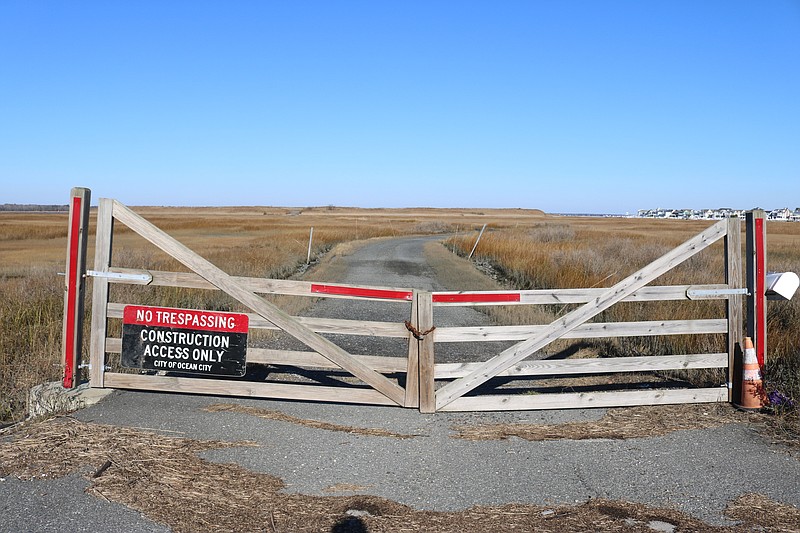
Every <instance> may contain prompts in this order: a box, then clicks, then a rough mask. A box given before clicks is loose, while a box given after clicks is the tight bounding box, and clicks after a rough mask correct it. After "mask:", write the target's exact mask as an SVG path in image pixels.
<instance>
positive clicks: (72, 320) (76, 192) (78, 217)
mask: <svg viewBox="0 0 800 533" xmlns="http://www.w3.org/2000/svg"><path fill="white" fill-rule="evenodd" d="M91 196H92V193H91V191H90V190H89V189H86V188H84V187H73V189H72V191H70V203H69V229H68V230H67V267H66V270H65V276H64V323H63V328H62V335H61V339H62V356H63V357H64V375H63V378H62V382H61V384H62V386H63V387H64V388H65V389H74V388H75V387H77V386H78V384H79V382H80V363H81V346H82V344H83V296H84V292H85V290H84V289H85V286H86V284H85V279H86V276H85V274H86V240H87V237H88V234H89V231H88V229H89V206H90V204H91Z"/></svg>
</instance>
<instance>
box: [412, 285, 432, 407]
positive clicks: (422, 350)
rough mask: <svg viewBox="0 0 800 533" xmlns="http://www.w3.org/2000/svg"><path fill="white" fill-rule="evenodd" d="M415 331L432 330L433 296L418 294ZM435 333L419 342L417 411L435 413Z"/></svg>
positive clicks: (427, 335)
mask: <svg viewBox="0 0 800 533" xmlns="http://www.w3.org/2000/svg"><path fill="white" fill-rule="evenodd" d="M417 306H418V307H417V321H418V322H417V323H418V326H417V329H418V330H419V331H430V330H431V329H432V328H433V296H432V295H431V293H429V292H420V293H419V297H418V298H417ZM435 334H436V332H435V331H430V333H428V334H426V335H423V337H422V340H420V341H419V411H420V412H421V413H435V412H436V387H435V385H434V370H435V369H434V359H433V336H434V335H435Z"/></svg>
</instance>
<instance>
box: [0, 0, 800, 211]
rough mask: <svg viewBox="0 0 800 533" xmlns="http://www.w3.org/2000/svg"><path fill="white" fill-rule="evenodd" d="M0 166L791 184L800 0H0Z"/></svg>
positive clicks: (593, 189)
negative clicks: (73, 0)
mask: <svg viewBox="0 0 800 533" xmlns="http://www.w3.org/2000/svg"><path fill="white" fill-rule="evenodd" d="M0 182H1V183H2V185H3V194H2V195H0V203H5V202H9V203H65V202H66V199H67V196H68V194H69V189H70V187H72V186H86V187H90V188H91V189H92V193H93V196H94V197H95V198H96V197H113V198H117V199H119V200H120V201H122V202H124V203H127V204H130V205H281V206H311V205H330V204H333V205H347V206H361V207H406V206H433V207H522V208H540V209H544V210H545V211H548V212H574V213H578V212H592V213H600V212H607V213H624V212H627V211H630V212H633V211H635V210H636V209H639V208H652V207H682V208H683V207H689V208H700V207H722V206H725V207H741V208H749V207H754V206H759V207H763V208H775V207H783V206H789V207H791V208H794V207H800V0H763V1H753V0H746V1H743V0H691V1H689V0H687V1H682V0H668V1H667V0H661V1H659V0H651V1H639V0H632V1H622V0H619V1H616V0H605V1H581V0H549V1H534V0H530V1H521V2H516V1H501V2H489V1H485V2H470V1H459V2H455V1H435V0H431V1H424V2H422V1H421V2H416V1H403V2H400V1H396V2H389V1H372V2H355V1H339V2H334V1H301V2H268V1H251V2H245V1H226V2H222V1H219V2H202V1H163V0H162V1H153V2H150V1H135V2H133V1H130V2H122V1H108V0H106V1H102V2H92V1H88V0H87V1H80V2H67V1H59V2H54V1H37V2H31V1H27V0H26V1H15V0H3V1H2V2H0Z"/></svg>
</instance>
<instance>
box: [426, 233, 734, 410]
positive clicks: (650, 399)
mask: <svg viewBox="0 0 800 533" xmlns="http://www.w3.org/2000/svg"><path fill="white" fill-rule="evenodd" d="M723 238H724V239H725V281H726V283H724V284H716V285H695V286H691V285H681V286H660V287H648V286H647V285H648V283H650V282H651V281H653V280H655V279H656V278H658V277H659V276H661V275H662V274H664V273H666V272H667V271H669V270H671V269H673V268H675V267H676V266H678V265H679V264H681V263H683V262H684V261H686V260H687V259H689V258H690V257H692V256H694V255H695V254H697V253H699V252H700V251H702V250H704V249H705V248H707V247H709V246H710V245H711V244H713V243H714V242H716V241H718V240H719V239H723ZM741 264H742V259H741V224H740V222H739V219H738V218H730V219H726V220H721V221H719V222H717V223H715V224H714V225H713V226H711V227H710V228H708V229H706V230H705V231H703V232H702V233H700V234H698V235H697V236H695V237H694V238H692V239H690V240H688V241H686V242H685V243H684V244H682V245H680V246H678V247H677V248H675V249H673V250H672V251H670V252H668V253H667V254H665V255H664V256H662V257H660V258H659V259H656V260H655V261H653V262H652V263H650V264H649V265H647V266H645V267H644V268H642V269H641V270H639V271H637V272H635V273H633V274H631V275H630V276H628V277H627V278H625V279H624V280H622V281H620V282H619V283H617V284H616V285H614V286H613V287H609V288H603V289H569V290H563V289H562V290H528V291H507V292H460V293H453V292H439V293H433V294H431V295H430V296H427V295H425V296H424V297H421V299H420V302H428V305H431V306H432V307H436V306H458V305H468V306H475V305H537V304H538V305H545V304H583V305H582V306H580V307H578V308H577V309H575V310H573V311H572V312H570V313H568V314H566V315H564V316H562V317H560V318H558V319H557V320H555V321H553V322H552V323H551V324H549V325H543V326H489V327H463V328H455V327H451V328H447V327H440V328H437V329H436V330H435V331H434V332H433V334H432V335H431V336H430V337H431V338H427V337H426V339H425V341H424V343H425V344H426V346H425V348H424V349H423V350H421V354H422V357H423V359H422V360H421V361H420V368H423V369H425V370H426V373H427V374H429V375H432V376H433V379H434V380H442V381H443V382H444V381H445V380H446V383H445V384H444V385H443V386H441V387H440V388H438V389H436V387H435V385H430V384H426V383H425V382H423V383H422V386H423V387H426V385H427V386H429V387H430V389H428V390H427V394H425V395H423V396H421V398H422V399H421V404H420V409H421V410H422V411H427V412H433V411H479V410H524V409H565V408H584V407H610V406H631V405H651V404H667V403H700V402H724V401H725V402H726V401H729V400H730V399H731V388H732V383H733V381H734V380H733V378H732V376H731V370H732V369H733V356H734V351H735V349H736V347H737V345H738V344H739V343H740V342H741V340H742V311H741V310H742V296H743V295H744V294H745V293H746V292H747V291H746V289H743V288H741V285H742V279H741ZM694 299H725V300H727V306H726V316H725V317H720V318H718V319H703V320H660V321H648V322H622V323H595V322H592V323H589V320H590V319H592V318H593V317H595V316H597V315H598V314H600V313H601V312H603V311H604V310H606V309H608V308H609V307H611V306H612V305H614V304H616V303H618V302H622V301H638V302H646V301H663V300H686V301H689V300H694ZM419 316H425V317H428V316H433V311H432V310H426V311H425V312H423V311H419ZM432 323H435V320H434V321H433V322H432ZM422 327H425V325H423V326H422ZM678 334H687V335H689V334H692V335H694V334H726V335H727V346H725V347H723V346H720V348H721V349H720V351H719V352H716V353H704V354H686V355H657V356H653V355H651V356H640V357H613V358H591V359H566V360H555V361H554V360H541V359H542V358H543V357H544V354H543V352H542V351H541V350H542V349H543V348H544V347H545V346H547V345H548V344H550V343H552V342H553V341H556V340H558V339H565V338H570V339H576V338H597V337H623V336H639V335H678ZM474 341H521V342H518V343H517V344H515V345H513V346H511V347H509V348H508V349H506V350H504V351H502V352H501V353H499V354H498V355H496V356H494V357H492V358H491V359H489V360H487V361H485V362H480V363H458V364H436V363H435V362H434V359H433V355H432V354H433V353H434V352H435V350H434V344H435V343H441V342H474ZM692 368H727V369H728V377H727V383H726V386H721V387H714V388H683V389H678V390H674V389H669V390H668V389H649V390H639V391H617V392H602V391H598V392H580V393H548V394H515V395H503V394H492V395H472V396H467V394H468V393H470V392H471V391H474V390H475V389H476V388H477V387H479V386H480V385H482V384H484V383H486V382H487V381H489V380H491V379H492V378H496V377H505V378H508V377H513V378H526V377H527V378H531V377H535V376H567V375H577V374H582V375H586V374H611V373H618V372H651V371H662V370H679V369H680V370H683V369H692ZM434 390H435V392H434Z"/></svg>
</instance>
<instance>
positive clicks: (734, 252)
mask: <svg viewBox="0 0 800 533" xmlns="http://www.w3.org/2000/svg"><path fill="white" fill-rule="evenodd" d="M725 283H727V284H728V288H729V289H739V288H741V286H742V221H741V219H740V218H739V217H731V218H729V219H728V231H727V233H726V235H725ZM725 315H726V318H727V320H728V381H727V383H728V401H730V402H732V401H734V399H737V400H738V398H739V397H740V396H738V395H737V394H738V393H739V391H737V390H734V387H736V384H737V382H739V380H738V379H735V376H737V375H739V374H737V373H736V368H737V353H739V354H740V353H741V350H742V342H743V339H744V336H743V334H742V323H743V320H742V296H741V295H740V294H734V295H731V296H729V297H728V300H727V301H726V308H725ZM740 372H741V369H740Z"/></svg>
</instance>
